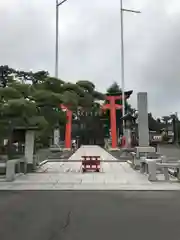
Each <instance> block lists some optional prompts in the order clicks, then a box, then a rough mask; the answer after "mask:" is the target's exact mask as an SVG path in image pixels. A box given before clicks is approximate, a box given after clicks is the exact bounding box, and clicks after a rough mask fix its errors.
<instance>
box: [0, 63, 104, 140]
mask: <svg viewBox="0 0 180 240" xmlns="http://www.w3.org/2000/svg"><path fill="white" fill-rule="evenodd" d="M0 83H1V87H0V109H1V119H0V131H1V132H4V133H3V134H5V131H4V129H5V126H6V127H7V129H8V127H10V126H11V129H12V128H15V127H16V126H19V125H20V126H38V127H39V128H40V129H41V132H42V134H43V136H44V135H46V134H45V133H47V136H49V135H51V132H52V130H53V128H54V127H55V126H56V125H57V124H61V125H62V124H65V122H66V115H65V113H64V112H63V111H62V110H61V107H60V104H64V105H66V106H68V107H69V108H70V109H71V110H73V111H74V112H76V111H77V109H78V108H79V107H81V108H84V109H86V111H90V110H91V109H92V108H93V107H94V106H95V105H96V103H95V100H96V99H103V94H101V93H99V92H97V91H96V90H95V86H94V84H93V83H92V82H90V81H78V82H77V83H76V84H74V83H70V82H68V83H67V82H64V81H63V80H60V79H56V78H53V77H51V76H49V73H48V72H46V71H38V72H35V73H33V72H25V71H19V70H15V69H12V68H9V67H8V66H1V67H0ZM3 134H1V137H2V138H3V137H4V136H3Z"/></svg>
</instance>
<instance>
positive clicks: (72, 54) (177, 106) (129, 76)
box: [0, 0, 180, 116]
mask: <svg viewBox="0 0 180 240" xmlns="http://www.w3.org/2000/svg"><path fill="white" fill-rule="evenodd" d="M119 2H120V1H119V0H110V1H109V0H68V2H65V3H64V4H63V5H62V6H61V7H60V9H59V10H60V21H59V24H60V39H59V43H60V52H59V55H60V60H59V75H60V78H61V79H63V80H66V81H73V82H75V81H77V80H90V81H93V82H94V83H95V84H96V86H97V89H98V90H100V91H105V89H106V88H107V87H108V86H109V85H110V84H111V83H112V82H113V81H117V82H119V83H120V82H121V79H120V76H121V68H120V6H119V4H120V3H119ZM124 8H130V9H136V10H140V11H142V14H131V13H125V14H124V39H125V87H126V89H127V90H130V89H133V90H134V94H133V96H132V98H131V102H132V104H133V106H134V107H136V93H137V92H138V91H147V92H148V102H149V111H151V112H152V113H153V115H155V116H160V115H167V114H171V113H172V112H175V111H177V112H178V113H179V114H180V94H179V87H180V1H179V0H171V1H169V0H124ZM0 30H1V35H0V65H4V64H7V65H9V66H11V67H14V68H17V69H24V70H33V71H37V70H47V71H49V72H50V73H51V74H52V75H54V52H55V51H54V49H55V0H8V1H5V0H0Z"/></svg>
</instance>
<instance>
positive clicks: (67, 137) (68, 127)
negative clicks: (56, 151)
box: [61, 104, 72, 150]
mask: <svg viewBox="0 0 180 240" xmlns="http://www.w3.org/2000/svg"><path fill="white" fill-rule="evenodd" d="M61 108H62V109H65V110H66V130H65V148H66V149H67V150H71V132H72V111H71V110H69V109H68V108H67V107H66V106H64V105H63V104H61Z"/></svg>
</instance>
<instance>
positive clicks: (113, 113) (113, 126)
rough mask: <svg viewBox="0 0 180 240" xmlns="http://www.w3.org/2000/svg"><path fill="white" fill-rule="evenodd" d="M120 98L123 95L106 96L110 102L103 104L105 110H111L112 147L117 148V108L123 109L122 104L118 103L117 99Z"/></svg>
mask: <svg viewBox="0 0 180 240" xmlns="http://www.w3.org/2000/svg"><path fill="white" fill-rule="evenodd" d="M120 99H122V96H106V100H108V101H109V103H107V104H105V105H103V106H102V109H103V110H110V123H111V138H112V148H117V131H116V110H117V109H122V105H120V104H116V100H120Z"/></svg>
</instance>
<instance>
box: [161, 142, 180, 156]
mask: <svg viewBox="0 0 180 240" xmlns="http://www.w3.org/2000/svg"><path fill="white" fill-rule="evenodd" d="M158 151H159V152H160V153H161V154H163V155H166V156H168V157H173V158H177V159H178V158H179V159H180V147H177V146H176V145H172V144H166V145H160V146H159V147H158Z"/></svg>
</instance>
